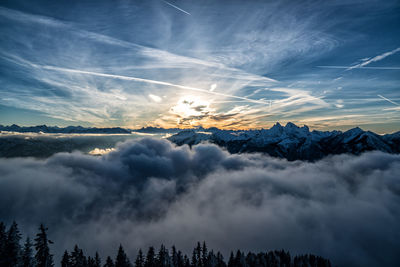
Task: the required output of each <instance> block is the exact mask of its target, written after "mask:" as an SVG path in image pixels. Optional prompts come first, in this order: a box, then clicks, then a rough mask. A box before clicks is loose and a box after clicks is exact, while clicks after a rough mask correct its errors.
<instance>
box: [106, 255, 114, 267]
mask: <svg viewBox="0 0 400 267" xmlns="http://www.w3.org/2000/svg"><path fill="white" fill-rule="evenodd" d="M104 267H115V266H114V262H113V260H112V259H111V257H110V256H108V257H107V259H106V264H104Z"/></svg>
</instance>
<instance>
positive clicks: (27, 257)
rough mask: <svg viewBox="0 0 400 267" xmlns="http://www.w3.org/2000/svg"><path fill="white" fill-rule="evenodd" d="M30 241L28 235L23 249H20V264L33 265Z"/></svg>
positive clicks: (24, 265) (30, 266)
mask: <svg viewBox="0 0 400 267" xmlns="http://www.w3.org/2000/svg"><path fill="white" fill-rule="evenodd" d="M32 246H33V245H32V243H31V240H30V238H29V237H27V238H26V241H25V244H24V249H23V251H22V266H23V267H34V266H35V262H34V259H33V251H32Z"/></svg>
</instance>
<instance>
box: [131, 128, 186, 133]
mask: <svg viewBox="0 0 400 267" xmlns="http://www.w3.org/2000/svg"><path fill="white" fill-rule="evenodd" d="M133 131H134V132H138V133H155V134H163V133H177V132H180V131H182V129H179V128H167V129H166V128H158V127H151V126H150V127H142V128H140V129H137V130H133Z"/></svg>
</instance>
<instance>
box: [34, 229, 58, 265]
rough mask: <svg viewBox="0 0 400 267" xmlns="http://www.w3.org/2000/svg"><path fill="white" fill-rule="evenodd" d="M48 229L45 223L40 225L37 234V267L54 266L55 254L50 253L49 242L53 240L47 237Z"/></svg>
mask: <svg viewBox="0 0 400 267" xmlns="http://www.w3.org/2000/svg"><path fill="white" fill-rule="evenodd" d="M47 230H48V229H47V228H45V227H44V225H43V224H41V225H40V227H39V233H37V234H36V238H35V249H36V255H35V259H36V266H37V267H52V266H54V263H53V255H51V254H50V249H49V244H52V243H53V242H52V241H50V240H49V239H48V238H47V233H46V231H47Z"/></svg>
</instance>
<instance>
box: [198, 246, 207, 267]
mask: <svg viewBox="0 0 400 267" xmlns="http://www.w3.org/2000/svg"><path fill="white" fill-rule="evenodd" d="M207 261H208V250H207V246H206V242H205V241H203V247H202V249H201V264H200V265H201V267H206V266H207Z"/></svg>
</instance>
